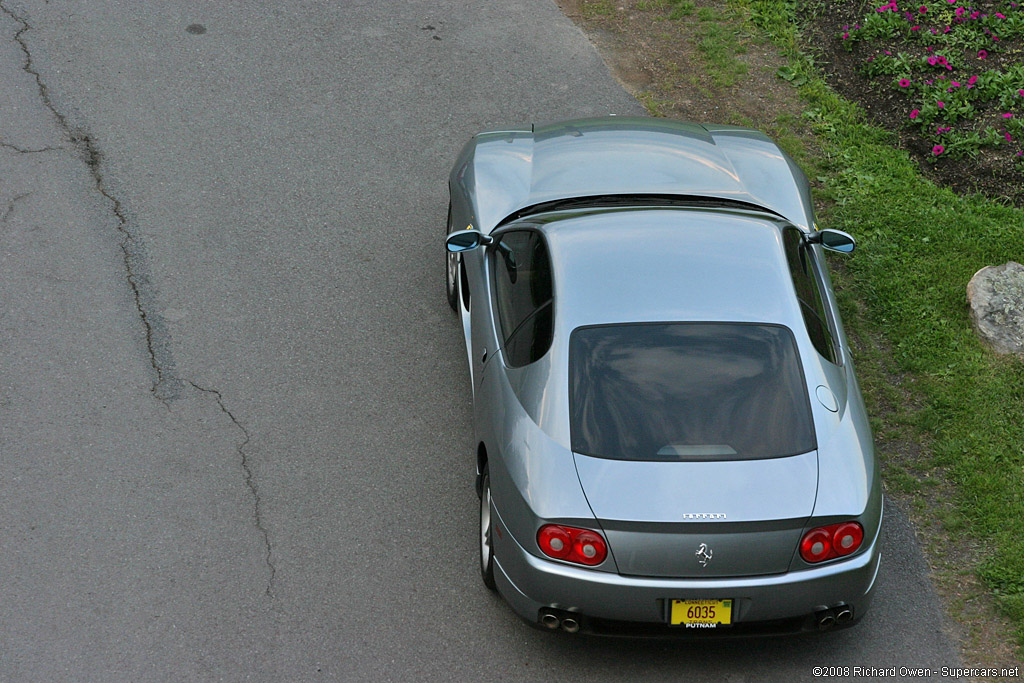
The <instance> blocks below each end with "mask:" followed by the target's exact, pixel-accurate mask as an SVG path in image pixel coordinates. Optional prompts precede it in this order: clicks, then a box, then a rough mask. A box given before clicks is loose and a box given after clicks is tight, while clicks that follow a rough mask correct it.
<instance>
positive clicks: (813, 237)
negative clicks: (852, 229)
mask: <svg viewBox="0 0 1024 683" xmlns="http://www.w3.org/2000/svg"><path fill="white" fill-rule="evenodd" d="M804 242H805V243H807V244H820V245H821V246H823V247H825V248H826V249H828V250H829V251H839V252H842V253H844V254H849V253H850V252H852V251H853V250H854V248H855V247H856V246H857V242H856V241H855V240H854V239H853V237H852V236H851V235H848V234H847V233H845V232H843V231H842V230H819V231H817V232H812V233H811V234H809V235H807V236H806V237H804Z"/></svg>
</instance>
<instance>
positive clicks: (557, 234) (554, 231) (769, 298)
mask: <svg viewBox="0 0 1024 683" xmlns="http://www.w3.org/2000/svg"><path fill="white" fill-rule="evenodd" d="M534 220H536V217H535V218H534ZM538 222H539V223H540V224H541V229H542V230H543V231H544V233H545V235H546V237H547V242H548V247H549V251H550V254H551V259H552V268H553V275H554V288H555V309H556V313H555V320H556V323H555V324H556V326H557V327H558V328H559V329H560V330H562V332H563V334H564V333H566V332H569V331H571V330H573V329H575V328H576V327H580V326H583V325H597V324H614V323H627V322H655V321H723V322H724V321H727V322H758V323H772V324H781V325H786V326H787V327H790V328H797V327H798V326H802V325H803V322H802V317H801V313H800V310H799V304H798V303H797V301H796V297H795V294H794V290H793V284H792V279H791V276H790V273H789V269H788V265H787V262H786V258H785V253H784V251H783V248H782V233H781V229H782V227H783V226H784V225H786V223H785V222H784V221H779V220H775V219H773V218H772V217H770V216H769V215H767V214H758V213H755V212H743V211H731V210H707V209H702V210H697V209H688V208H668V209H654V208H651V209H629V210H615V209H609V210H603V211H583V212H566V213H561V214H552V215H548V216H546V217H545V218H544V219H542V220H540V221H538Z"/></svg>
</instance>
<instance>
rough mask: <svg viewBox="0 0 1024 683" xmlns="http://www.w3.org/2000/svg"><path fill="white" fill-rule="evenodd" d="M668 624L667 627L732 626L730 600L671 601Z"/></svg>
mask: <svg viewBox="0 0 1024 683" xmlns="http://www.w3.org/2000/svg"><path fill="white" fill-rule="evenodd" d="M668 623H669V626H691V624H713V625H715V626H718V625H722V626H728V625H730V624H732V600H673V601H672V607H671V611H670V613H669V620H668ZM696 628H701V627H700V626H697V627H696ZM703 628H707V626H704V627H703Z"/></svg>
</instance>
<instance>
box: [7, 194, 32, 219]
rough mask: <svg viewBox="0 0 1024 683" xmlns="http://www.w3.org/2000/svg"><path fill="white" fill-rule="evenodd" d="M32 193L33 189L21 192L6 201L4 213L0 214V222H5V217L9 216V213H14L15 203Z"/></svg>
mask: <svg viewBox="0 0 1024 683" xmlns="http://www.w3.org/2000/svg"><path fill="white" fill-rule="evenodd" d="M33 194H35V190H32V191H31V192H22V193H21V194H19V195H18V196H17V197H14V198H13V199H11V200H10V201H9V202H7V210H6V211H4V215H3V216H0V223H6V222H7V219H8V218H10V217H11V214H12V213H14V205H15V204H17V203H18V202H20V201H21V200H22V199H25V198H26V197H28V196H30V195H33Z"/></svg>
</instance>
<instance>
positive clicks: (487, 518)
mask: <svg viewBox="0 0 1024 683" xmlns="http://www.w3.org/2000/svg"><path fill="white" fill-rule="evenodd" d="M480 494H481V495H480V578H482V579H483V580H484V585H485V586H487V587H488V588H490V589H491V590H494V544H493V543H492V542H491V531H492V529H493V528H494V525H493V523H492V522H491V475H490V473H489V472H488V471H487V465H484V472H483V475H482V479H481V484H480Z"/></svg>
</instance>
